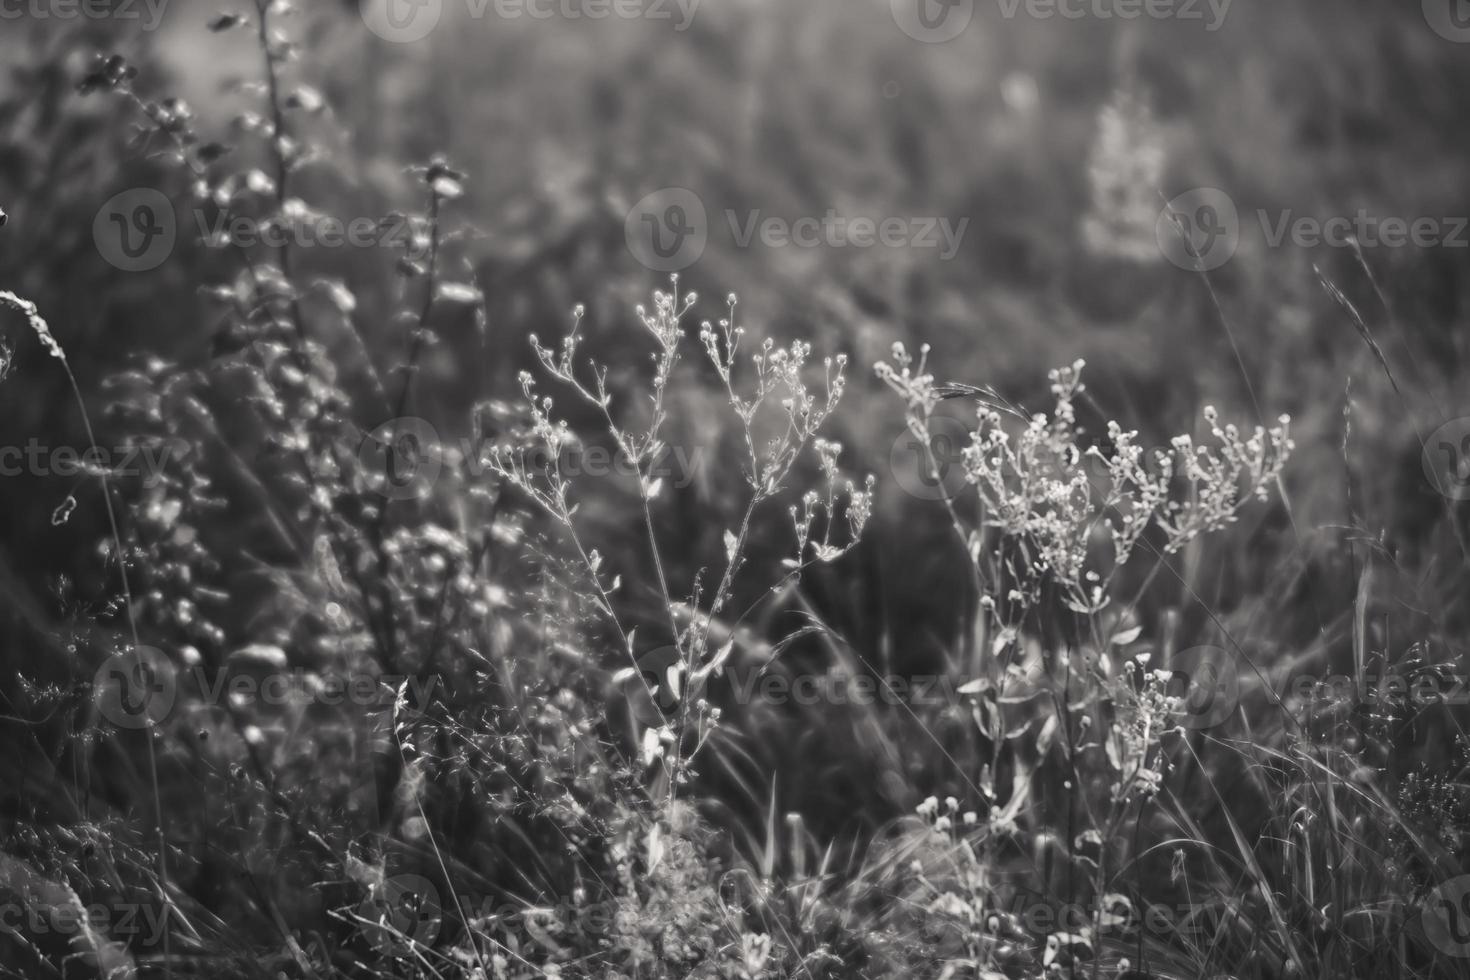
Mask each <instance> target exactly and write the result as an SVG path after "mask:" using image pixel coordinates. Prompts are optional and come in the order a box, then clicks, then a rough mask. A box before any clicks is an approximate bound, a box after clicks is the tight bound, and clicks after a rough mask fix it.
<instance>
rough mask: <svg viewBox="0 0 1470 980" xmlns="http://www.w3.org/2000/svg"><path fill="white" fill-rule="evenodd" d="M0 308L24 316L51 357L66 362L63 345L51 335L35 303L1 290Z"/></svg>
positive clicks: (49, 328)
mask: <svg viewBox="0 0 1470 980" xmlns="http://www.w3.org/2000/svg"><path fill="white" fill-rule="evenodd" d="M0 306H8V307H9V308H10V309H12V310H15V311H16V312H17V313H20V314H21V315H22V316H24V317H25V318H26V320H27V321H28V322H29V323H30V325H31V329H32V330H33V331H35V334H36V337H37V339H39V340H40V341H41V343H42V345H44V346H45V348H46V350H47V351H48V352H49V353H50V354H51V356H52V357H54V358H56V359H57V360H59V361H64V360H66V354H65V352H63V351H62V349H61V345H60V344H58V343H57V342H56V338H55V337H53V336H52V335H51V327H50V326H48V325H47V323H46V321H45V320H44V319H42V318H41V314H40V313H39V312H38V311H37V309H36V304H35V303H32V302H31V301H30V300H28V299H21V298H20V297H19V296H17V295H15V294H14V293H12V292H10V291H9V290H6V289H0Z"/></svg>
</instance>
